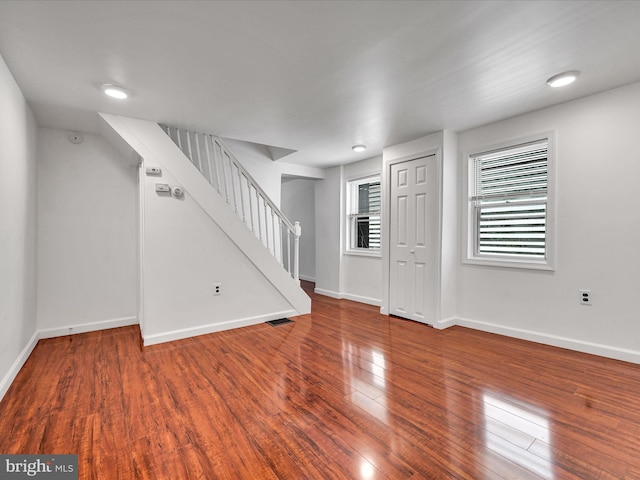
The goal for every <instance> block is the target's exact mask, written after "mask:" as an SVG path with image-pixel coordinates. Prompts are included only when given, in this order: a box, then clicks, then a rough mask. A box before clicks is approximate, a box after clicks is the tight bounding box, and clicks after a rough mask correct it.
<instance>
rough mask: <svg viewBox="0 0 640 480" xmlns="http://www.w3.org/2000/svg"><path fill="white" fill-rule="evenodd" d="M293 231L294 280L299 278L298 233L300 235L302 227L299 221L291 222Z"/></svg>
mask: <svg viewBox="0 0 640 480" xmlns="http://www.w3.org/2000/svg"><path fill="white" fill-rule="evenodd" d="M293 229H294V230H293V233H294V235H295V237H294V239H293V278H294V280H296V281H299V280H300V258H299V256H300V235H302V227H301V226H300V222H298V221H296V222H294V223H293Z"/></svg>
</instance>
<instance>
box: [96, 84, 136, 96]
mask: <svg viewBox="0 0 640 480" xmlns="http://www.w3.org/2000/svg"><path fill="white" fill-rule="evenodd" d="M100 89H101V90H102V91H103V92H104V94H105V95H109V96H110V97H112V98H117V99H118V100H124V99H126V98H129V97H130V96H131V92H130V91H129V90H127V89H126V88H123V87H120V86H118V85H113V84H111V83H105V84H104V85H102V86H101V87H100Z"/></svg>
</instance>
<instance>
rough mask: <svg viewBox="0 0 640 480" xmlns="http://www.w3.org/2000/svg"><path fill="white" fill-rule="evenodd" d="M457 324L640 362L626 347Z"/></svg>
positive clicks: (639, 356) (480, 324)
mask: <svg viewBox="0 0 640 480" xmlns="http://www.w3.org/2000/svg"><path fill="white" fill-rule="evenodd" d="M455 324H456V325H460V326H463V327H468V328H473V329H474V330H481V331H483V332H490V333H497V334H499V335H505V336H507V337H515V338H520V339H522V340H529V341H531V342H537V343H542V344H545V345H551V346H554V347H560V348H566V349H569V350H575V351H578V352H583V353H589V354H591V355H598V356H601V357H607V358H614V359H616V360H622V361H625V362H631V363H638V364H640V352H639V351H636V350H629V349H626V348H619V347H612V346H610V345H603V344H600V343H594V342H585V341H583V340H576V339H573V338H567V337H560V336H557V335H551V334H548V333H542V332H535V331H533V330H525V329H521V328H513V327H506V326H504V325H497V324H494V323H489V322H479V321H476V320H470V319H467V318H458V319H456V323H455Z"/></svg>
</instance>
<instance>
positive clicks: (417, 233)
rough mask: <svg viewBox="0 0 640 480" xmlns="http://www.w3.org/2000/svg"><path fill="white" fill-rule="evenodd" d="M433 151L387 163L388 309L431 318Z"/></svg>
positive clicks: (421, 319)
mask: <svg viewBox="0 0 640 480" xmlns="http://www.w3.org/2000/svg"><path fill="white" fill-rule="evenodd" d="M436 173H437V172H436V157H435V155H430V156H427V157H422V158H417V159H415V160H409V161H406V162H402V163H396V164H392V165H391V175H390V180H391V199H390V200H391V205H390V209H389V213H390V215H389V219H390V223H389V228H390V231H389V244H390V251H389V257H390V266H389V268H390V272H389V313H390V314H392V315H397V316H400V317H404V318H408V319H411V320H417V321H419V322H424V323H430V324H432V323H433V321H434V320H435V315H436V311H435V308H436V305H435V299H436V292H435V289H436V281H437V271H436V263H435V259H436V254H437V246H436V238H437V237H436V230H437V217H436V213H437V203H436V200H435V195H436V188H437V183H436Z"/></svg>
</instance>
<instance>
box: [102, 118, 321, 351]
mask: <svg viewBox="0 0 640 480" xmlns="http://www.w3.org/2000/svg"><path fill="white" fill-rule="evenodd" d="M100 117H101V119H102V120H103V122H101V124H100V129H101V131H100V133H101V134H102V136H103V137H104V138H106V139H107V140H109V141H110V142H111V144H112V145H113V146H114V147H115V148H116V149H117V150H118V151H119V152H120V153H121V154H122V155H123V156H124V157H125V158H127V159H128V160H129V163H130V165H131V166H134V167H136V168H138V169H139V172H140V173H139V202H138V203H139V207H140V214H139V215H140V216H139V225H140V234H139V237H140V251H139V291H138V300H139V302H138V305H139V308H138V310H139V313H138V320H139V323H140V327H141V332H142V337H143V342H144V345H153V344H156V343H162V342H166V341H172V340H178V339H181V338H188V337H192V336H195V335H201V334H206V333H212V332H216V331H221V330H227V329H231V328H238V327H243V326H248V325H254V324H257V323H262V322H264V321H269V320H275V319H280V318H283V317H289V316H296V315H304V314H307V313H310V312H311V299H310V298H309V296H308V295H307V294H306V293H305V292H304V290H303V289H302V288H301V287H300V282H299V280H298V256H299V255H298V254H299V247H298V245H299V238H300V233H301V228H300V225H299V224H298V223H297V222H296V223H292V222H290V221H289V220H288V219H287V218H286V217H285V216H284V215H283V214H282V212H280V210H279V209H278V208H277V207H276V206H275V204H274V203H273V201H271V200H270V199H269V197H268V196H267V195H266V194H265V192H264V191H263V189H262V188H261V187H260V186H259V185H258V184H257V182H256V181H255V180H254V179H253V178H252V177H251V175H250V174H249V173H248V172H247V170H246V169H244V168H243V167H242V165H241V164H240V163H239V162H238V160H237V159H236V158H235V157H234V155H233V154H232V153H231V152H230V150H229V149H228V148H227V147H226V146H225V144H224V142H223V141H222V140H221V139H220V138H217V137H215V136H213V135H207V134H201V133H195V132H189V131H186V130H180V129H176V128H174V127H167V126H164V127H161V126H160V125H158V124H157V123H155V122H151V121H147V120H141V119H135V118H130V117H123V116H119V115H111V114H104V113H101V114H100ZM154 170H157V171H158V172H159V174H158V175H156V176H154V175H155V174H154V173H153V171H154ZM167 186H170V190H169V191H168V192H167V190H162V188H160V189H159V187H164V188H166V187H167ZM178 187H179V188H180V189H181V190H182V192H183V194H182V195H176V194H175V191H176V189H177V188H178ZM218 282H222V283H224V287H223V290H224V291H223V293H220V291H219V290H218V291H217V292H216V291H215V290H214V291H213V292H212V288H213V287H215V286H216V285H221V283H218Z"/></svg>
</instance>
